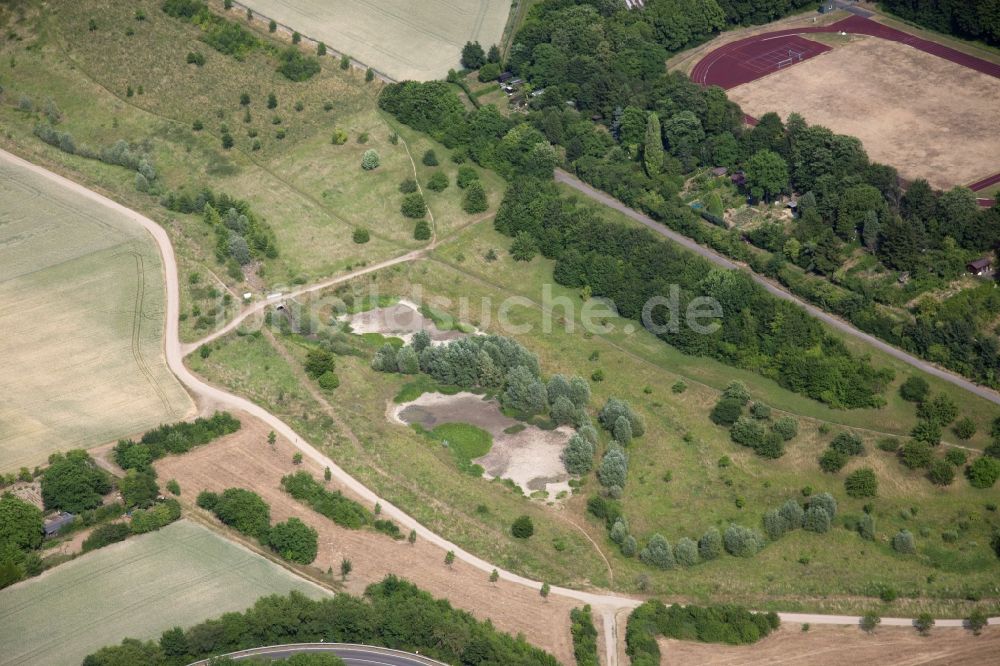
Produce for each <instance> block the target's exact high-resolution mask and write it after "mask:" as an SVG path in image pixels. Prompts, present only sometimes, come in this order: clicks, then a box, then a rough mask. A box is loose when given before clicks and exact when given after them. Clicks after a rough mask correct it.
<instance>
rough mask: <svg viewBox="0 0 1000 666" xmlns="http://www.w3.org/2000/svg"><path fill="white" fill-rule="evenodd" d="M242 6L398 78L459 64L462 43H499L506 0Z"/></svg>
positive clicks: (342, 0)
mask: <svg viewBox="0 0 1000 666" xmlns="http://www.w3.org/2000/svg"><path fill="white" fill-rule="evenodd" d="M242 4H243V5H245V6H247V7H250V8H252V9H253V10H254V11H257V12H260V13H261V14H262V15H263V16H266V17H268V18H271V19H274V20H276V21H278V22H279V23H281V24H282V25H286V26H289V27H290V28H292V29H293V30H299V31H300V32H302V34H304V35H307V36H309V37H310V38H312V39H316V40H318V41H323V42H326V44H327V46H329V47H330V48H333V49H336V50H337V51H339V52H341V53H347V54H349V55H351V56H353V57H354V58H356V59H357V60H359V61H361V62H363V63H365V64H366V65H368V66H370V67H374V68H375V69H377V70H379V71H381V72H384V73H385V74H387V75H389V76H390V77H392V78H394V79H396V80H398V81H401V80H404V79H412V80H416V81H427V80H430V79H439V78H444V76H445V74H447V73H448V70H449V69H460V68H461V65H460V64H459V57H460V55H461V51H462V45H464V44H465V43H466V42H468V41H473V42H475V41H478V42H480V43H482V44H483V48H489V46H490V45H491V44H500V40H501V37H502V36H503V31H504V26H505V25H506V23H507V18H508V15H509V14H510V6H511V3H510V0H478V1H476V2H458V3H454V2H446V1H445V0H421V1H420V2H419V3H414V2H411V1H410V0H367V1H366V2H351V1H350V0H244V2H243V3H242Z"/></svg>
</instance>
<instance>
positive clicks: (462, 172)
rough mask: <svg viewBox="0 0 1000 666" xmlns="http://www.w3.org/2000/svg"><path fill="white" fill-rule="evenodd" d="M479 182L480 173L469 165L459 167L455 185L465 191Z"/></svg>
mask: <svg viewBox="0 0 1000 666" xmlns="http://www.w3.org/2000/svg"><path fill="white" fill-rule="evenodd" d="M478 180H479V172H478V171H476V170H475V168H473V167H471V166H467V165H462V166H460V167H458V176H457V177H456V178H455V184H456V185H458V186H459V187H460V188H462V189H463V190H464V189H465V188H467V187H468V186H469V185H471V184H472V183H474V182H476V181H478Z"/></svg>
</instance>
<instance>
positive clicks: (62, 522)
mask: <svg viewBox="0 0 1000 666" xmlns="http://www.w3.org/2000/svg"><path fill="white" fill-rule="evenodd" d="M75 519H76V516H74V515H73V514H72V513H67V512H66V511H63V512H62V513H59V514H57V515H55V516H53V517H52V518H49V519H47V520H46V521H45V525H44V527H43V529H44V530H45V536H46V537H54V536H55V535H57V534H59V532H61V531H62V529H63V528H64V527H66V526H67V525H69V524H70V523H72V522H73V521H74V520H75Z"/></svg>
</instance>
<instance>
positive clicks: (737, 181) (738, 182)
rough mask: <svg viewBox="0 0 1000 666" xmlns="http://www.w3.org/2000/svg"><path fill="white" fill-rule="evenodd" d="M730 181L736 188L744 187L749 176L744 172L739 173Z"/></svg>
mask: <svg viewBox="0 0 1000 666" xmlns="http://www.w3.org/2000/svg"><path fill="white" fill-rule="evenodd" d="M729 180H730V181H732V183H733V185H735V186H736V187H743V186H744V185H746V182H747V176H746V174H745V173H743V172H742V171H737V172H736V173H734V174H733V175H732V176H730V177H729Z"/></svg>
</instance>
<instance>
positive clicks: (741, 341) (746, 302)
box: [495, 178, 892, 408]
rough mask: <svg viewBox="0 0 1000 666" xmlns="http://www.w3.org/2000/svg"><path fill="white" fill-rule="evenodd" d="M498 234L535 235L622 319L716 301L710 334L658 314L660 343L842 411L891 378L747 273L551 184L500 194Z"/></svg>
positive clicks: (524, 184) (560, 268) (560, 266)
mask: <svg viewBox="0 0 1000 666" xmlns="http://www.w3.org/2000/svg"><path fill="white" fill-rule="evenodd" d="M495 226H496V228H497V229H498V230H499V231H501V232H503V233H505V234H507V235H510V236H516V235H517V234H519V233H527V234H530V235H531V236H532V237H534V238H535V239H536V240H537V243H538V247H539V248H540V250H541V252H542V254H543V255H545V256H546V257H549V258H553V259H556V260H557V263H556V267H555V272H554V277H555V279H556V281H557V282H559V283H560V284H564V285H567V286H572V287H584V286H587V287H590V289H591V293H593V294H594V295H595V296H604V297H607V298H610V299H611V300H612V301H613V302H614V303H615V306H616V307H617V309H618V311H619V313H620V314H621V315H622V316H624V317H628V318H632V319H640V318H641V315H642V309H643V306H644V305H645V304H646V303H647V302H649V300H650V299H651V298H653V297H654V296H660V297H667V296H668V295H669V293H670V292H669V287H670V286H671V285H678V286H679V287H680V295H679V306H680V307H679V311H680V312H681V313H684V312H685V311H687V308H688V307H689V305H690V303H691V301H692V300H693V299H695V298H696V297H700V296H706V297H710V298H714V299H715V300H716V301H717V302H718V303H719V305H720V306H721V317H722V318H721V320H720V321H719V323H721V324H722V325H721V326H720V327H718V329H717V330H715V332H714V333H709V334H704V333H702V332H698V331H695V330H693V329H692V328H691V327H689V326H686V325H679V326H676V327H674V326H671V325H670V321H669V316H670V314H669V313H668V312H664V310H663V309H660V308H657V309H654V311H653V312H652V320H653V323H655V324H657V325H658V326H659V327H662V329H665V330H661V331H659V332H658V335H659V337H661V338H662V339H664V340H665V341H666V342H668V343H670V344H671V345H673V346H675V347H678V348H679V349H681V350H682V351H684V352H686V353H689V354H695V355H705V356H712V357H714V358H717V359H719V360H721V361H723V362H726V363H729V364H732V365H736V366H738V367H748V368H754V369H756V370H757V371H759V372H761V373H762V374H764V375H766V376H768V377H772V378H773V379H775V380H776V381H777V382H778V383H779V384H781V385H782V386H784V387H786V388H788V389H790V390H793V391H797V392H801V393H805V394H806V395H808V396H809V397H812V398H815V399H817V400H821V401H823V402H826V403H828V404H830V405H833V406H836V407H847V408H850V407H864V406H880V405H881V404H883V402H884V398H883V397H882V395H881V393H882V392H883V390H884V387H885V385H886V384H887V383H888V381H889V380H890V379H891V378H892V373H891V371H889V370H886V369H883V370H876V369H874V368H872V367H871V364H870V363H868V362H867V361H866V360H865V359H859V358H855V357H854V356H853V355H852V354H851V353H850V352H849V351H848V350H847V348H846V347H845V346H844V345H843V343H842V342H841V341H840V340H839V339H837V338H835V337H834V336H832V335H830V334H828V333H826V332H825V331H824V330H823V328H822V326H821V325H820V324H819V322H817V321H816V320H815V319H813V318H811V317H810V316H809V315H808V314H807V313H806V312H805V311H804V310H802V309H801V308H799V307H797V306H795V305H792V304H790V303H787V302H785V301H780V300H778V299H776V298H774V297H773V296H771V295H770V294H768V293H767V292H766V291H765V290H764V289H763V288H762V287H760V286H759V285H757V284H756V283H755V282H753V280H751V279H750V277H749V276H747V275H745V274H743V273H740V272H737V271H725V270H721V269H717V268H713V267H711V266H710V265H709V264H708V263H707V262H706V261H705V260H702V259H700V258H698V257H695V256H692V255H691V254H690V253H689V252H687V251H686V250H683V249H682V248H680V247H678V246H676V245H673V244H671V243H668V242H665V241H663V240H661V239H660V238H658V237H656V236H654V235H653V234H652V232H650V231H648V230H646V229H636V228H633V227H628V226H625V225H620V224H616V223H610V222H607V221H606V220H604V219H602V218H601V217H600V216H599V215H598V214H597V213H596V212H595V211H594V210H593V209H591V208H588V207H583V206H580V205H575V204H574V203H573V202H571V201H568V200H565V199H563V198H561V197H560V195H559V191H558V189H557V188H556V187H555V186H554V184H552V183H550V182H545V181H541V180H537V179H524V178H521V179H517V180H515V181H514V182H513V183H512V184H511V186H510V188H509V189H508V190H507V193H506V195H505V196H504V200H503V203H502V204H501V206H500V209H499V210H498V212H497V216H496V219H495Z"/></svg>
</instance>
